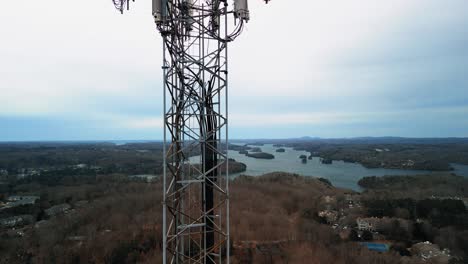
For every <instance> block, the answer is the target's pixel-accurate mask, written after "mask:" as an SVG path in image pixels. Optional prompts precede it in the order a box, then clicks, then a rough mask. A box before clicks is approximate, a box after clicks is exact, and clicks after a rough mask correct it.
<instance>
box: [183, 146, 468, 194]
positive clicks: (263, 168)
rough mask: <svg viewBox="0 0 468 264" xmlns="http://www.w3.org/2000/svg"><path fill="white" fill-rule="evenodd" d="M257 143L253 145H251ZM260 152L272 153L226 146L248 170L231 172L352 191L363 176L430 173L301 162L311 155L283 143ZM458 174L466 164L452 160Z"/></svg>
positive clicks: (466, 169) (467, 168) (315, 160)
mask: <svg viewBox="0 0 468 264" xmlns="http://www.w3.org/2000/svg"><path fill="white" fill-rule="evenodd" d="M254 147H256V146H254ZM260 148H261V149H262V151H263V152H267V153H271V154H273V155H275V158H274V159H272V160H266V159H256V158H250V157H247V156H245V155H243V154H239V153H238V152H237V151H233V150H229V158H232V159H235V160H236V161H238V162H242V163H245V164H246V165H247V170H246V171H245V172H242V173H237V174H232V175H231V176H232V177H236V176H238V175H240V174H244V175H250V176H259V175H263V174H265V173H269V172H275V171H284V172H289V173H296V174H300V175H303V176H313V177H322V178H325V179H328V180H330V182H331V183H332V184H333V186H336V187H342V188H348V189H352V190H355V191H361V190H362V189H361V188H360V187H359V185H358V184H357V182H358V181H359V179H361V178H362V177H365V176H384V175H415V174H430V173H434V172H432V171H425V170H402V169H383V168H375V169H369V168H366V167H364V166H362V165H361V164H359V163H347V162H343V161H335V160H334V161H333V164H322V163H321V162H320V160H319V159H320V158H319V157H313V159H312V160H307V163H305V164H304V163H302V161H301V159H299V156H300V155H306V156H307V157H308V156H309V155H310V153H309V152H306V151H298V150H294V149H292V148H287V147H284V149H285V150H286V152H283V153H280V152H276V149H277V148H276V147H273V145H272V144H265V145H263V146H260ZM199 159H200V158H199V156H198V157H192V158H191V160H192V161H193V162H196V161H197V160H198V161H199ZM452 166H453V167H454V169H455V171H452V172H454V173H456V174H458V175H463V176H468V166H466V165H460V164H452Z"/></svg>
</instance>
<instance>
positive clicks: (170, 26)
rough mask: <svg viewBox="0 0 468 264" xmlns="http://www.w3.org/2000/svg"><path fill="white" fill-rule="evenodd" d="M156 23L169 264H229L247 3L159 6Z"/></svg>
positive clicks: (174, 1)
mask: <svg viewBox="0 0 468 264" xmlns="http://www.w3.org/2000/svg"><path fill="white" fill-rule="evenodd" d="M113 1H114V4H115V6H116V8H117V9H119V10H120V11H121V12H122V13H123V11H124V9H128V7H129V0H113ZM265 2H268V0H267V1H265ZM153 16H154V19H155V22H156V26H157V29H158V30H159V32H160V33H161V36H162V38H163V42H164V45H163V66H162V70H163V82H164V83H163V84H164V96H163V97H164V98H163V100H164V111H165V112H164V124H165V128H164V179H163V186H164V187H163V189H164V190H163V191H164V199H163V247H164V248H163V263H203V264H212V263H222V262H223V261H224V262H226V263H229V255H230V252H229V249H230V238H229V180H228V177H229V173H228V171H229V165H228V164H229V162H228V161H229V159H228V154H227V153H228V43H229V42H231V41H233V40H234V39H235V38H236V37H237V36H239V34H240V33H241V32H242V29H243V27H244V23H245V22H247V21H248V20H249V10H248V3H247V0H230V1H229V0H153Z"/></svg>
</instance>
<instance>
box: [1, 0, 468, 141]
mask: <svg viewBox="0 0 468 264" xmlns="http://www.w3.org/2000/svg"><path fill="white" fill-rule="evenodd" d="M249 4H250V9H251V21H250V22H249V23H248V24H247V26H246V29H245V30H244V32H243V34H242V36H241V37H239V38H238V39H237V40H236V41H235V42H234V43H232V44H231V46H230V80H231V84H230V129H231V130H230V135H231V138H288V137H300V136H319V137H355V136H408V137H448V136H455V137H468V1H466V0H447V1H440V0H389V1H375V0H354V1H338V0H336V1H311V0H295V1H291V0H289V1H286V0H272V1H271V2H270V3H269V4H268V5H265V4H264V3H263V1H262V0H250V2H249ZM0 25H1V26H0V91H1V95H0V124H1V126H0V141H7V140H93V139H96V140H105V139H114V140H115V139H161V137H162V136H161V135H162V121H161V115H162V107H161V105H162V100H161V95H162V85H161V83H162V80H161V77H162V74H161V67H160V66H161V60H162V59H161V58H162V56H161V53H162V48H161V47H162V45H161V39H160V36H159V35H158V33H157V31H156V30H155V26H154V23H153V19H152V17H151V1H149V0H137V1H136V2H135V3H134V4H133V5H132V9H131V11H130V12H127V13H126V14H125V15H123V16H122V15H120V14H119V13H118V12H116V11H115V10H114V7H113V4H112V2H111V1H110V0H81V1H70V0H49V1H31V0H14V1H4V3H2V8H1V9H0Z"/></svg>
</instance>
